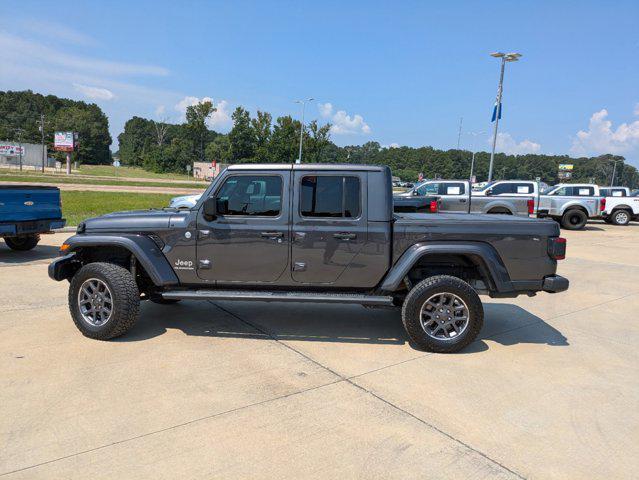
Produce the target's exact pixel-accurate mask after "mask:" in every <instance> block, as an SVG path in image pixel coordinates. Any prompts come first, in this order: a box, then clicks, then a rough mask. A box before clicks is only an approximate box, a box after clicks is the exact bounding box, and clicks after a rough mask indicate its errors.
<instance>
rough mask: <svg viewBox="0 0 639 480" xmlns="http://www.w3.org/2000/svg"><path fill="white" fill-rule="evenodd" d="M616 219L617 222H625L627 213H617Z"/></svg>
mask: <svg viewBox="0 0 639 480" xmlns="http://www.w3.org/2000/svg"><path fill="white" fill-rule="evenodd" d="M617 221H618V222H619V223H626V222H627V221H628V214H627V213H626V212H619V213H617Z"/></svg>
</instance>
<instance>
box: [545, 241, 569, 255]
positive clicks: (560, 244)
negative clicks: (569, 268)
mask: <svg viewBox="0 0 639 480" xmlns="http://www.w3.org/2000/svg"><path fill="white" fill-rule="evenodd" d="M548 256H549V257H550V258H553V259H555V260H563V259H564V258H566V239H565V238H563V237H552V238H549V239H548Z"/></svg>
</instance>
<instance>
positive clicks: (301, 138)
mask: <svg viewBox="0 0 639 480" xmlns="http://www.w3.org/2000/svg"><path fill="white" fill-rule="evenodd" d="M313 100H315V99H314V98H307V99H306V100H295V103H301V104H302V125H301V126H300V154H299V156H298V157H297V160H296V161H295V163H302V143H303V142H304V109H305V108H306V102H312V101H313Z"/></svg>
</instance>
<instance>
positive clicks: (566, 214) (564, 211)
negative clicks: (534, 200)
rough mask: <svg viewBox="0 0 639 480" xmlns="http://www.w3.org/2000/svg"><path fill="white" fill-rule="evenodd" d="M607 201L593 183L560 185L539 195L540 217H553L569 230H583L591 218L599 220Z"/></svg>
mask: <svg viewBox="0 0 639 480" xmlns="http://www.w3.org/2000/svg"><path fill="white" fill-rule="evenodd" d="M605 206H606V199H605V198H602V197H601V194H600V192H599V187H598V186H597V185H593V184H591V183H560V184H559V185H555V186H554V187H550V188H549V189H548V190H546V191H544V192H542V193H541V195H539V204H538V206H537V216H538V217H551V218H554V219H555V220H557V221H558V222H560V223H561V226H562V227H563V228H565V229H567V230H581V229H582V228H584V226H585V225H586V223H587V222H588V219H589V218H599V217H601V213H602V212H603V210H604V209H605Z"/></svg>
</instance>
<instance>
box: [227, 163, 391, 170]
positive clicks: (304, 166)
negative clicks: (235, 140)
mask: <svg viewBox="0 0 639 480" xmlns="http://www.w3.org/2000/svg"><path fill="white" fill-rule="evenodd" d="M385 168H386V167H385V166H382V165H358V164H353V163H343V164H339V163H300V164H297V163H242V164H236V165H230V166H229V167H228V169H229V170H325V171H326V170H341V171H343V170H347V171H353V172H361V171H366V172H381V171H383V170H384V169H385Z"/></svg>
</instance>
